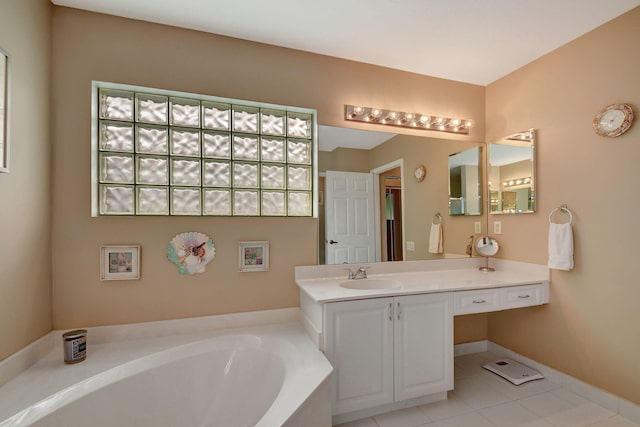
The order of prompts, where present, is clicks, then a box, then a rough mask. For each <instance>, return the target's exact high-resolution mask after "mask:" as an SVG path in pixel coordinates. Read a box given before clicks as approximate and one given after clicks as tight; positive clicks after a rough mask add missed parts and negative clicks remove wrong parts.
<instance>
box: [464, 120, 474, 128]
mask: <svg viewBox="0 0 640 427" xmlns="http://www.w3.org/2000/svg"><path fill="white" fill-rule="evenodd" d="M472 126H473V120H467V121H466V122H465V123H464V127H466V128H467V129H471V127H472Z"/></svg>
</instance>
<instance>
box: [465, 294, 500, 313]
mask: <svg viewBox="0 0 640 427" xmlns="http://www.w3.org/2000/svg"><path fill="white" fill-rule="evenodd" d="M500 302H501V299H500V289H484V290H475V291H458V292H454V294H453V314H454V315H456V314H471V313H484V312H487V311H496V310H500Z"/></svg>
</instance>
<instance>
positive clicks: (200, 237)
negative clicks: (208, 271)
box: [167, 231, 216, 274]
mask: <svg viewBox="0 0 640 427" xmlns="http://www.w3.org/2000/svg"><path fill="white" fill-rule="evenodd" d="M215 255H216V249H215V247H214V246H213V241H212V240H211V238H210V237H209V236H207V235H206V234H204V233H198V232H197V231H188V232H186V233H181V234H178V235H177V236H175V237H174V238H173V239H171V241H170V242H169V247H168V248H167V259H168V260H169V261H171V262H172V263H174V264H175V265H176V266H177V267H178V272H179V273H180V274H197V273H202V272H203V271H204V270H205V268H206V267H207V264H209V263H210V262H211V261H213V258H214V257H215Z"/></svg>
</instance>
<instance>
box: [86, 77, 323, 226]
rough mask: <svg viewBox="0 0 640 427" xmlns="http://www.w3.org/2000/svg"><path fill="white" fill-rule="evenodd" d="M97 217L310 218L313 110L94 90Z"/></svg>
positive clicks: (114, 88) (103, 87) (115, 88)
mask: <svg viewBox="0 0 640 427" xmlns="http://www.w3.org/2000/svg"><path fill="white" fill-rule="evenodd" d="M94 99H95V100H94V103H95V104H96V105H95V110H94V120H95V123H94V124H95V128H96V129H97V132H96V135H95V137H94V147H95V149H94V160H93V162H94V163H93V164H94V174H95V177H94V189H95V198H96V200H95V202H94V206H96V207H95V208H94V213H95V214H97V215H196V216H312V215H313V200H314V198H313V173H314V162H315V159H314V153H315V152H316V151H315V141H316V137H315V135H314V134H313V130H314V129H315V113H314V111H313V110H303V109H295V108H289V107H280V106H274V105H261V104H256V103H252V102H248V101H238V100H230V99H222V98H213V97H208V96H199V95H193V94H184V93H179V94H176V93H173V92H166V91H160V90H154V89H148V88H131V87H128V86H120V85H114V84H108V83H104V84H103V83H94Z"/></svg>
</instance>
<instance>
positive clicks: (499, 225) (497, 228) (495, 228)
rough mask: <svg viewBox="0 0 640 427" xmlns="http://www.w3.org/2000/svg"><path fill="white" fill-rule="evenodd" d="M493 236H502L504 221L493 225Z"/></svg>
mask: <svg viewBox="0 0 640 427" xmlns="http://www.w3.org/2000/svg"><path fill="white" fill-rule="evenodd" d="M493 234H502V221H496V222H494V223H493Z"/></svg>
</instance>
